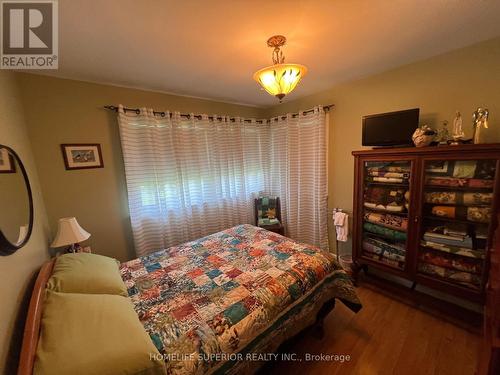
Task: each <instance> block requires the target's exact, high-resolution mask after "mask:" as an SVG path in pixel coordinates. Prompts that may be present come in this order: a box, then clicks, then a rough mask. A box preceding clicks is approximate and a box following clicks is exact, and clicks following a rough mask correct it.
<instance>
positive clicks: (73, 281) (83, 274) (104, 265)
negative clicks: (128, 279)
mask: <svg viewBox="0 0 500 375" xmlns="http://www.w3.org/2000/svg"><path fill="white" fill-rule="evenodd" d="M118 264H119V263H118V261H117V260H116V259H113V258H108V257H105V256H102V255H96V254H89V253H76V254H64V255H61V256H60V257H58V258H57V259H56V263H55V265H54V271H53V272H52V276H51V277H50V279H49V281H48V283H47V288H48V289H50V290H53V291H55V292H64V293H86V294H117V295H121V296H125V297H127V296H128V294H127V287H126V286H125V284H124V283H123V280H122V278H121V276H120V271H119V269H118Z"/></svg>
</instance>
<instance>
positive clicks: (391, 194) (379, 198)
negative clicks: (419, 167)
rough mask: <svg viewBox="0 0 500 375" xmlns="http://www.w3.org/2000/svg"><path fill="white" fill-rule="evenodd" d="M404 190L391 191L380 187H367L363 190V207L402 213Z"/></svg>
mask: <svg viewBox="0 0 500 375" xmlns="http://www.w3.org/2000/svg"><path fill="white" fill-rule="evenodd" d="M405 192H406V191H405V190H404V189H391V188H387V187H381V186H369V187H367V188H366V189H365V201H364V205H365V206H366V207H368V208H372V209H376V210H381V211H388V212H402V211H404V202H405Z"/></svg>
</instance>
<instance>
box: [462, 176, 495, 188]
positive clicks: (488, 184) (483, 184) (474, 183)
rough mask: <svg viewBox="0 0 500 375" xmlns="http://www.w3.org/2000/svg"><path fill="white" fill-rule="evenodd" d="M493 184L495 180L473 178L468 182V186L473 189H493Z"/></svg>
mask: <svg viewBox="0 0 500 375" xmlns="http://www.w3.org/2000/svg"><path fill="white" fill-rule="evenodd" d="M493 182H494V180H483V179H477V178H471V179H470V180H469V181H468V186H469V187H471V188H493Z"/></svg>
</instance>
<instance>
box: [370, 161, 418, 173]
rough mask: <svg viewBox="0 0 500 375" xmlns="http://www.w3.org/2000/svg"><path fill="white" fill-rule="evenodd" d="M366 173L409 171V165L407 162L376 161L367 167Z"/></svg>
mask: <svg viewBox="0 0 500 375" xmlns="http://www.w3.org/2000/svg"><path fill="white" fill-rule="evenodd" d="M367 170H368V173H375V172H395V173H410V171H411V167H410V165H409V164H400V165H395V164H382V163H378V165H376V166H371V167H368V168H367Z"/></svg>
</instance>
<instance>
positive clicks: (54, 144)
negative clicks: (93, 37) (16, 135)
mask: <svg viewBox="0 0 500 375" xmlns="http://www.w3.org/2000/svg"><path fill="white" fill-rule="evenodd" d="M18 78H19V82H20V86H21V88H22V93H23V100H24V104H25V108H26V118H27V123H28V128H29V134H30V139H31V142H32V144H33V152H34V154H35V156H36V159H37V167H38V172H39V176H40V181H41V184H42V186H43V190H44V199H45V204H46V207H47V213H48V217H49V223H50V225H51V229H52V235H55V231H56V229H57V219H58V218H60V217H65V216H75V217H76V218H77V219H78V222H79V223H80V224H81V226H82V227H83V228H85V229H86V230H87V231H88V232H90V233H91V234H92V237H91V238H90V239H89V240H88V241H87V242H86V243H88V244H89V245H90V246H91V247H92V248H93V251H94V252H96V253H99V254H103V255H108V256H112V257H115V258H117V259H119V260H120V261H125V260H128V259H131V258H133V257H134V251H133V244H132V235H131V228H130V220H129V213H128V206H127V197H126V188H125V175H124V168H123V160H122V154H121V148H120V137H119V133H118V124H117V121H116V114H115V113H114V112H110V111H106V110H104V109H103V106H104V105H107V104H115V105H116V104H119V103H122V104H124V105H126V106H131V107H142V106H147V107H153V108H155V109H165V110H167V109H168V110H171V111H174V110H178V111H181V112H187V113H190V112H193V113H208V114H214V113H215V114H228V115H240V116H244V117H260V114H261V110H259V109H257V108H254V107H245V106H239V105H232V104H226V103H220V102H213V101H208V100H201V99H195V98H188V97H180V96H173V95H167V94H161V93H155V92H147V91H141V90H134V89H127V88H120V87H115V86H107V85H100V84H94V83H86V82H79V81H72V80H65V79H57V78H51V77H47V76H39V75H32V74H18ZM61 143H100V144H101V146H102V153H103V159H104V168H102V169H87V170H74V171H66V170H65V168H64V162H63V158H62V154H61V150H60V144H61Z"/></svg>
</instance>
